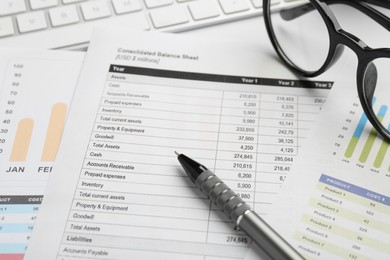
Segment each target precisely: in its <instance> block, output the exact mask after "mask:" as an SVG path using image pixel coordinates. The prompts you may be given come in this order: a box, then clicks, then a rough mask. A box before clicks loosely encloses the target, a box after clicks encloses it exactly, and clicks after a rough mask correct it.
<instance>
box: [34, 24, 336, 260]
mask: <svg viewBox="0 0 390 260" xmlns="http://www.w3.org/2000/svg"><path fill="white" fill-rule="evenodd" d="M326 76H327V77H329V74H328V75H326ZM324 77H325V76H324ZM332 79H333V77H332ZM332 84H333V81H332V80H331V79H330V77H329V78H321V79H315V80H313V81H302V80H299V79H298V78H297V77H296V76H294V75H293V74H292V73H291V72H290V71H288V70H287V69H285V68H284V67H283V65H281V64H280V63H279V62H278V61H277V59H276V58H275V57H274V56H272V55H270V54H269V53H265V52H264V51H263V50H261V49H260V48H258V47H257V46H255V45H251V44H250V43H248V45H247V46H243V44H242V43H241V44H235V43H230V42H229V43H227V42H219V41H213V40H210V39H202V38H192V37H188V36H185V35H174V34H159V33H148V32H131V31H130V32H128V31H124V32H123V31H115V30H111V29H104V28H99V29H98V30H96V31H95V33H94V36H93V39H92V41H91V45H90V47H89V50H88V53H87V55H86V58H85V61H84V64H83V69H82V71H81V75H80V78H79V82H78V86H77V88H76V93H75V95H74V98H73V102H72V106H71V108H70V111H69V116H68V119H67V124H66V126H65V130H64V135H63V139H62V144H61V146H60V149H59V151H58V154H57V160H56V162H55V164H54V169H53V173H52V176H51V178H50V181H49V184H48V187H47V191H46V194H45V196H44V199H43V203H42V206H41V209H40V212H39V215H38V218H37V221H36V223H35V226H34V231H33V234H32V238H31V242H30V244H29V246H28V249H27V254H26V259H75V258H77V259H88V258H98V259H227V258H229V259H242V258H244V257H245V255H246V253H247V250H248V248H249V246H250V244H251V241H250V240H249V239H248V238H247V237H246V236H245V234H244V233H243V232H242V231H240V230H239V228H237V227H236V226H235V225H234V224H231V223H230V222H229V220H228V219H226V218H225V216H224V215H223V214H222V213H221V212H219V211H218V210H217V209H216V207H215V206H214V205H210V203H209V201H208V199H207V198H206V197H204V196H202V195H201V193H200V191H198V189H197V188H195V186H194V185H193V184H191V183H190V181H189V180H188V178H187V177H186V176H185V174H184V172H183V171H182V169H181V167H180V165H179V164H178V162H177V159H176V155H175V154H174V151H178V152H182V153H185V154H187V155H188V156H191V157H193V158H195V159H196V160H199V161H200V162H202V163H203V164H204V165H206V166H207V167H209V168H210V169H211V170H213V171H214V172H215V173H216V174H217V175H219V176H220V177H221V178H222V179H223V180H224V181H225V182H226V183H227V184H228V185H229V186H231V187H232V188H233V189H234V190H235V191H236V192H237V193H238V194H239V196H241V197H242V198H243V199H244V200H246V201H248V203H250V204H251V205H252V206H253V207H254V209H255V210H256V211H257V212H258V213H259V214H261V215H262V216H264V218H265V219H266V218H267V213H268V211H269V209H270V207H271V206H272V203H273V201H274V199H275V198H276V196H277V194H278V191H279V189H280V187H281V186H282V185H283V181H284V179H285V178H286V176H288V175H289V171H290V167H291V165H292V163H293V161H294V160H295V158H296V156H297V154H298V150H299V149H300V147H301V144H302V143H304V141H305V138H306V136H307V134H308V133H309V130H310V128H311V126H312V124H313V122H314V121H316V118H317V116H318V114H319V112H320V109H321V107H322V105H323V103H324V101H325V99H326V96H327V94H328V93H329V90H330V88H331V86H332Z"/></svg>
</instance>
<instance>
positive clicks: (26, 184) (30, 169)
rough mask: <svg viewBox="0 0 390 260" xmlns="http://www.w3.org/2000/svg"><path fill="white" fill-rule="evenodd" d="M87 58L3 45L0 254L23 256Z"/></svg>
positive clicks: (0, 59) (0, 76) (0, 77)
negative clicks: (84, 61)
mask: <svg viewBox="0 0 390 260" xmlns="http://www.w3.org/2000/svg"><path fill="white" fill-rule="evenodd" d="M83 58H84V53H78V52H64V51H45V50H27V49H0V119H1V121H0V143H1V144H0V259H16V258H17V257H18V258H20V259H21V258H23V254H24V252H25V250H26V247H27V243H28V240H29V237H30V236H31V232H32V227H33V223H34V221H35V218H36V215H37V212H38V209H39V207H40V203H41V200H42V197H43V194H44V192H45V188H46V183H47V179H48V177H49V176H50V173H51V172H52V170H53V162H54V159H55V157H56V152H57V149H58V146H59V144H60V140H61V133H62V130H63V126H64V123H65V119H66V115H67V112H68V110H69V106H70V103H71V100H72V96H73V92H74V89H75V86H76V81H77V78H78V74H79V71H80V68H81V63H82V60H83Z"/></svg>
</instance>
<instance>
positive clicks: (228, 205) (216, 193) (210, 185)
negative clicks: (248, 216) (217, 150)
mask: <svg viewBox="0 0 390 260" xmlns="http://www.w3.org/2000/svg"><path fill="white" fill-rule="evenodd" d="M195 185H197V186H198V187H199V188H200V190H201V191H202V192H203V194H205V195H206V196H207V197H208V198H209V199H210V200H211V201H212V202H213V203H214V204H215V205H216V206H217V207H218V208H219V209H221V210H222V212H223V213H224V214H225V215H226V216H227V217H228V218H230V219H231V220H232V221H233V222H234V223H237V220H238V218H239V217H240V216H242V215H243V214H244V212H245V211H247V210H250V209H251V208H250V206H249V205H248V204H247V203H245V202H244V201H243V200H242V199H241V198H240V197H238V196H237V194H236V193H235V192H234V191H232V190H231V189H230V188H229V187H228V186H227V185H226V184H225V183H224V182H223V181H221V179H219V178H218V177H217V176H216V175H215V174H214V173H213V172H212V171H210V170H207V171H204V172H203V173H202V174H200V175H199V176H198V178H197V179H196V181H195Z"/></svg>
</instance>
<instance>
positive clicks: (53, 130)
mask: <svg viewBox="0 0 390 260" xmlns="http://www.w3.org/2000/svg"><path fill="white" fill-rule="evenodd" d="M66 110H67V106H66V104H64V103H58V104H55V105H54V106H53V108H52V109H51V115H50V121H49V126H48V128H47V133H46V140H45V145H44V147H43V152H42V161H54V160H55V158H56V155H57V150H58V147H59V145H60V142H61V137H62V131H63V130H64V125H65V118H66Z"/></svg>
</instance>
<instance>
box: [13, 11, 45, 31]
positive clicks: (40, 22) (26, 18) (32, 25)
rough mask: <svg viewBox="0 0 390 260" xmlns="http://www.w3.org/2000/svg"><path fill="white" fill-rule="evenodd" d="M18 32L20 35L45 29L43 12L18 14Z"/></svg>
mask: <svg viewBox="0 0 390 260" xmlns="http://www.w3.org/2000/svg"><path fill="white" fill-rule="evenodd" d="M16 21H17V22H18V27H19V31H20V32H21V33H26V32H32V31H37V30H42V29H46V28H47V23H46V19H45V14H44V13H43V11H36V12H31V13H25V14H20V15H18V16H16Z"/></svg>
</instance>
